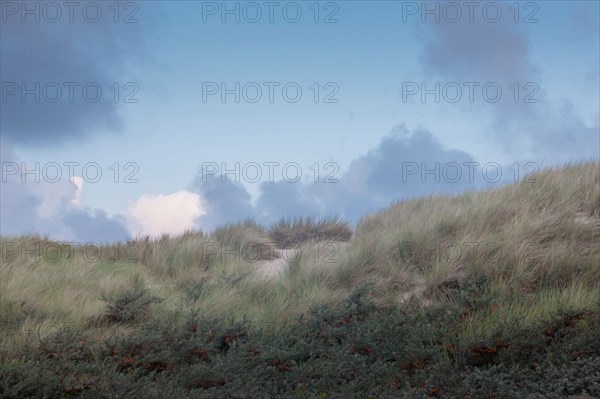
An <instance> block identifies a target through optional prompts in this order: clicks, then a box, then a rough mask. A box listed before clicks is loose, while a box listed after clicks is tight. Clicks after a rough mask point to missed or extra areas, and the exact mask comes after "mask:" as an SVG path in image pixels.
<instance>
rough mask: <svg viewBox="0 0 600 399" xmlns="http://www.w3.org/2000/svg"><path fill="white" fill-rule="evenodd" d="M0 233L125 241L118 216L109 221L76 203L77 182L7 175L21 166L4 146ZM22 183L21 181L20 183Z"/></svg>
mask: <svg viewBox="0 0 600 399" xmlns="http://www.w3.org/2000/svg"><path fill="white" fill-rule="evenodd" d="M0 146H1V148H2V152H1V154H0V164H2V179H1V181H0V203H1V204H2V206H1V207H0V232H1V233H2V234H3V235H21V234H32V233H39V234H43V235H46V234H47V235H49V236H50V237H51V238H54V239H57V240H64V241H75V242H78V243H81V244H85V243H88V242H94V243H101V242H115V241H121V240H127V239H128V238H129V233H128V232H127V229H126V228H125V225H124V223H123V220H121V217H120V216H119V215H117V216H115V217H109V216H108V215H107V214H106V212H104V211H102V210H99V209H90V208H87V207H84V206H81V204H80V203H79V202H78V198H79V195H80V193H81V190H82V187H83V186H82V185H81V180H79V181H77V180H76V179H74V182H73V183H71V182H69V181H67V180H59V181H57V182H49V181H46V180H45V179H41V180H40V181H39V182H36V181H34V179H31V178H30V179H28V177H30V176H25V179H23V178H22V176H21V174H20V173H15V174H13V173H9V172H8V169H7V168H8V167H9V166H8V165H15V164H16V165H21V162H18V160H17V159H16V157H15V156H14V154H13V153H12V150H11V148H10V146H9V145H8V144H7V143H1V144H0ZM23 180H24V181H23Z"/></svg>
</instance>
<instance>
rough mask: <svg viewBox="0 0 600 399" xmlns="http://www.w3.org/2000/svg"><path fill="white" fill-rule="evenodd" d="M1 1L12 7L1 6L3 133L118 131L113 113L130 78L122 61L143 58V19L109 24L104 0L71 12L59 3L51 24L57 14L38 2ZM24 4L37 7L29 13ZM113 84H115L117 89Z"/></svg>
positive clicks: (66, 135) (40, 137) (55, 136)
mask: <svg viewBox="0 0 600 399" xmlns="http://www.w3.org/2000/svg"><path fill="white" fill-rule="evenodd" d="M7 3H10V4H11V6H12V7H13V8H10V7H8V6H7V4H3V5H2V11H3V14H2V18H3V21H2V24H1V31H2V32H1V33H2V34H1V35H0V70H1V71H2V76H1V81H2V87H1V97H2V98H1V101H2V118H1V122H0V132H1V133H2V137H3V139H4V140H7V141H10V142H13V143H16V144H27V145H59V144H62V143H64V142H66V141H70V142H72V141H73V140H74V139H75V140H79V139H82V138H84V137H86V136H89V135H91V134H93V133H95V132H97V131H113V132H118V131H119V130H120V129H121V128H122V127H123V120H122V119H121V117H120V115H119V112H118V111H119V107H120V105H121V104H122V103H123V101H124V88H123V86H124V84H126V82H128V81H131V80H132V79H131V75H129V74H128V64H130V63H131V62H134V61H135V60H136V59H142V58H143V57H145V55H144V50H143V49H144V46H143V42H142V40H141V34H140V33H141V29H142V27H143V24H140V23H129V24H126V23H122V22H121V23H115V22H114V20H113V16H112V15H111V10H109V6H110V4H109V3H103V2H85V1H84V2H77V3H78V5H77V6H76V7H75V8H74V9H73V12H72V13H71V16H70V15H69V9H68V8H67V7H66V6H64V5H63V7H62V9H61V11H60V12H61V18H59V19H58V20H57V22H55V23H52V22H49V21H48V18H50V20H52V19H54V18H55V15H58V14H56V11H55V10H54V9H53V8H52V9H48V8H47V6H46V4H44V3H43V2H31V3H28V2H7ZM88 3H94V4H96V5H100V6H101V13H102V14H101V18H100V19H99V20H98V21H97V22H93V23H92V22H89V21H87V20H86V19H84V17H83V14H82V10H84V9H85V7H86V4H88ZM55 4H58V5H60V4H61V2H56V3H55ZM23 8H27V9H28V10H36V9H38V12H37V13H35V12H34V13H29V14H27V13H24V11H23ZM44 10H46V11H44ZM93 12H95V11H94V10H91V11H88V14H89V15H90V16H93V15H94V14H93ZM36 17H37V18H38V22H36ZM70 17H72V22H71V21H70V20H69V19H70ZM86 18H87V17H86ZM88 19H89V18H88ZM23 21H25V22H23ZM115 83H116V84H117V85H118V86H120V92H119V93H118V95H116V86H114V84H115ZM98 88H99V89H100V90H101V92H100V91H98ZM115 95H116V97H115ZM115 100H116V101H115Z"/></svg>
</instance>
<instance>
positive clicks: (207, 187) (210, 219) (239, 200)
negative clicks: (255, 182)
mask: <svg viewBox="0 0 600 399" xmlns="http://www.w3.org/2000/svg"><path fill="white" fill-rule="evenodd" d="M190 191H194V192H197V193H199V194H201V195H202V199H203V203H204V210H205V211H206V214H205V215H204V216H201V217H200V218H199V224H200V225H201V226H202V228H203V229H204V230H207V229H213V228H215V227H217V226H219V225H222V224H225V223H233V222H237V221H239V220H241V219H245V218H248V217H253V216H254V209H253V207H252V203H251V196H250V194H249V193H248V191H247V190H246V188H245V187H244V186H243V185H242V184H240V183H236V182H234V181H232V180H227V179H226V180H225V181H223V180H222V179H221V176H216V175H208V176H205V179H203V174H202V172H200V173H199V176H197V177H196V179H195V180H194V181H193V182H192V185H191V187H190Z"/></svg>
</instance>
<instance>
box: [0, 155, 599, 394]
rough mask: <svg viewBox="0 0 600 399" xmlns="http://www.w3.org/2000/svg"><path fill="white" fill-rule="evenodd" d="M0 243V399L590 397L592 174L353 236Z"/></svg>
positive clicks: (413, 208) (400, 211) (324, 226)
mask: <svg viewBox="0 0 600 399" xmlns="http://www.w3.org/2000/svg"><path fill="white" fill-rule="evenodd" d="M0 241H1V243H0V244H1V256H2V265H1V268H0V333H1V334H2V341H1V343H0V397H3V398H17V397H110V398H112V397H148V398H153V397H156V398H165V397H173V398H174V397H182V398H185V397H191V398H246V397H251V398H354V397H356V398H394V397H406V398H421V397H441V398H457V397H462V398H525V397H528V398H566V397H569V396H571V395H580V394H583V395H592V396H600V165H599V164H598V163H597V162H587V163H582V164H576V165H568V166H565V167H562V168H551V169H546V170H543V171H541V172H539V173H537V174H536V175H534V176H533V177H532V178H528V179H527V180H525V181H521V182H519V183H515V184H511V185H507V186H505V187H502V188H499V189H494V190H486V191H473V192H467V193H463V194H460V195H456V196H431V197H426V198H419V199H412V200H405V201H400V202H397V203H394V204H392V205H391V206H389V207H388V208H386V209H384V210H382V211H379V212H377V213H373V214H369V215H365V216H364V217H363V218H362V219H361V220H360V221H359V222H358V223H357V225H356V226H355V227H352V226H350V225H349V224H348V223H346V222H345V221H344V220H342V219H339V218H337V217H331V218H325V219H321V220H317V219H311V218H305V219H282V220H280V221H279V222H277V223H275V224H273V225H271V226H263V225H262V224H260V221H252V220H246V221H242V222H240V223H237V224H232V225H227V226H223V227H220V228H218V229H215V230H214V231H210V232H201V231H189V232H186V233H184V234H182V235H180V236H177V237H169V236H163V237H159V238H149V237H138V238H136V239H134V240H131V241H129V242H124V243H115V244H93V243H88V244H85V245H84V244H80V245H78V244H75V243H64V242H55V241H51V240H49V239H48V238H45V237H40V236H35V235H32V236H20V237H8V236H2V237H1V238H0ZM271 262H279V263H277V264H280V265H282V270H281V272H280V273H277V274H274V275H267V274H265V273H263V272H262V270H263V269H262V268H263V267H264V266H265V265H269V264H271Z"/></svg>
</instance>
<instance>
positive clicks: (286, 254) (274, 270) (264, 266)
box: [258, 249, 296, 277]
mask: <svg viewBox="0 0 600 399" xmlns="http://www.w3.org/2000/svg"><path fill="white" fill-rule="evenodd" d="M276 251H277V252H279V255H281V257H279V258H277V259H274V260H265V261H263V262H261V263H259V265H258V271H259V272H260V273H262V274H263V275H265V276H267V277H275V276H277V275H278V274H280V273H282V272H283V271H284V270H285V268H286V266H287V265H288V262H289V261H290V260H293V259H294V254H295V252H296V250H295V249H277V250H276Z"/></svg>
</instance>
